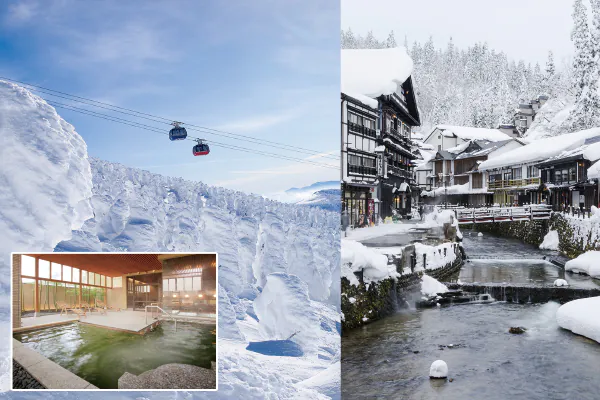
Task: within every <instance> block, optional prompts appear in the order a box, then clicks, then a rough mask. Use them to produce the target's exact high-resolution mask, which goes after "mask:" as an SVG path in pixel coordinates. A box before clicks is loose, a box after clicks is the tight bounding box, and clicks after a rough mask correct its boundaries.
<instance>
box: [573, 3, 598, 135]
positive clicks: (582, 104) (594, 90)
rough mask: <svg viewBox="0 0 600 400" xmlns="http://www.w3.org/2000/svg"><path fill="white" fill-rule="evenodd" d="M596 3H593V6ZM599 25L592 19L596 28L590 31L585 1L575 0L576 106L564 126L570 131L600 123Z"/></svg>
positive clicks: (596, 12)
mask: <svg viewBox="0 0 600 400" xmlns="http://www.w3.org/2000/svg"><path fill="white" fill-rule="evenodd" d="M594 3H595V2H592V5H594ZM592 8H593V7H592ZM599 12H600V11H598V10H596V11H593V12H592V15H593V17H594V16H596V15H598V13H599ZM598 28H600V22H598V21H596V19H595V18H593V28H592V29H591V30H590V28H589V25H588V16H587V11H586V7H585V5H584V4H583V2H582V0H575V3H574V5H573V31H572V33H571V39H572V41H573V44H574V45H575V58H574V60H573V73H574V78H575V106H574V107H573V109H572V110H571V113H570V114H569V117H568V118H567V120H566V121H565V128H566V129H568V130H569V131H578V130H582V129H587V128H591V127H595V126H600V96H599V94H598V78H599V73H598V72H599V71H598V63H597V61H598V60H597V58H596V57H597V56H600V52H598V51H597V50H596V49H597V48H598V47H597V46H600V42H599V41H598V38H599V33H598ZM599 50H600V49H599Z"/></svg>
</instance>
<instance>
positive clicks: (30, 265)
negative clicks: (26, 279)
mask: <svg viewBox="0 0 600 400" xmlns="http://www.w3.org/2000/svg"><path fill="white" fill-rule="evenodd" d="M21 275H24V276H35V258H33V257H28V256H21Z"/></svg>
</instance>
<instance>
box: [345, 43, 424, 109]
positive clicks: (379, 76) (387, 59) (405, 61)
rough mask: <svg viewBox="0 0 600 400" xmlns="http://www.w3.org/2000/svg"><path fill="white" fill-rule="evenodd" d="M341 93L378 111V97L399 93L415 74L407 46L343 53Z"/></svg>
mask: <svg viewBox="0 0 600 400" xmlns="http://www.w3.org/2000/svg"><path fill="white" fill-rule="evenodd" d="M341 68H342V72H341V74H342V93H345V94H347V95H348V96H351V97H354V98H356V99H357V100H359V101H361V102H363V103H364V104H366V105H368V106H370V107H372V108H377V101H376V100H374V98H377V97H379V96H381V95H387V94H392V93H394V92H396V90H397V87H398V85H402V84H403V83H404V82H405V81H406V80H407V79H408V78H409V77H410V74H411V73H412V69H413V62H412V59H411V58H410V56H409V55H408V53H407V51H406V49H405V48H404V47H396V48H386V49H360V50H358V49H346V50H342V55H341Z"/></svg>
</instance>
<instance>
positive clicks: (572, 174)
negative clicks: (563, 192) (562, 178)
mask: <svg viewBox="0 0 600 400" xmlns="http://www.w3.org/2000/svg"><path fill="white" fill-rule="evenodd" d="M569 182H577V168H575V167H571V168H569Z"/></svg>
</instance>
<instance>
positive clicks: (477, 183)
mask: <svg viewBox="0 0 600 400" xmlns="http://www.w3.org/2000/svg"><path fill="white" fill-rule="evenodd" d="M472 179H473V189H481V188H482V187H483V175H482V174H473V178H472Z"/></svg>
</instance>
